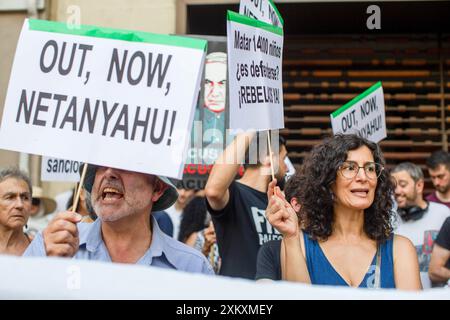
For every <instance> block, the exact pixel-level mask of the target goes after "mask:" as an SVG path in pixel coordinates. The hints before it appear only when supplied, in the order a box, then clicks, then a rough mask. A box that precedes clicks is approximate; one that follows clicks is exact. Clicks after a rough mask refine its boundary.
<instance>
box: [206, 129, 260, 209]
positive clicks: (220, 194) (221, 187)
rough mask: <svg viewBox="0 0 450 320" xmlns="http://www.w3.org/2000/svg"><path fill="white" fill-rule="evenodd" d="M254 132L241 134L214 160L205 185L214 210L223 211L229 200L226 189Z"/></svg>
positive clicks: (243, 156)
mask: <svg viewBox="0 0 450 320" xmlns="http://www.w3.org/2000/svg"><path fill="white" fill-rule="evenodd" d="M255 135H256V133H255V132H250V133H241V134H239V135H237V136H236V138H235V139H234V140H233V142H232V143H230V145H229V146H228V147H227V148H226V149H225V150H224V152H223V153H222V155H221V156H220V157H219V158H218V159H217V160H216V162H215V164H214V166H213V168H212V170H211V173H210V175H209V178H208V182H207V183H206V187H205V192H206V198H207V199H208V202H209V205H210V206H211V208H213V209H214V210H221V209H223V208H224V207H225V206H226V205H227V203H228V201H229V198H230V193H229V191H228V188H229V187H230V185H231V183H232V182H233V180H234V178H235V176H236V173H237V171H238V169H239V166H240V164H241V163H242V162H243V160H244V158H245V153H246V151H247V149H248V147H249V145H250V142H251V140H252V139H253V138H254V136H255Z"/></svg>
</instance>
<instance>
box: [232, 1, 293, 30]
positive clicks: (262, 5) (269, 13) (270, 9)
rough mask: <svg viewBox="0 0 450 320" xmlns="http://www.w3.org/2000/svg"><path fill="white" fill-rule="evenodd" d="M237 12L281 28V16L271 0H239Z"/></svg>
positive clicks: (282, 22)
mask: <svg viewBox="0 0 450 320" xmlns="http://www.w3.org/2000/svg"><path fill="white" fill-rule="evenodd" d="M239 14H242V15H244V16H246V17H249V18H253V19H256V20H260V21H264V22H266V23H270V24H271V25H274V26H275V27H280V28H283V24H284V21H283V18H282V17H281V14H280V12H279V11H278V9H277V7H276V6H275V3H273V1H272V0H241V2H240V3H239Z"/></svg>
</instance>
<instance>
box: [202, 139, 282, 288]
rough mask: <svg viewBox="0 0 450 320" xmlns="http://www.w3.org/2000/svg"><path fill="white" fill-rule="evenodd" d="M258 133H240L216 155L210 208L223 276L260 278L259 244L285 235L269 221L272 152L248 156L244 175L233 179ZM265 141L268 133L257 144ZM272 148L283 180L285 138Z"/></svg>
mask: <svg viewBox="0 0 450 320" xmlns="http://www.w3.org/2000/svg"><path fill="white" fill-rule="evenodd" d="M255 136H256V134H255V133H254V132H252V133H243V134H239V135H237V136H236V138H235V140H234V141H233V142H232V143H231V144H230V145H229V146H228V147H227V148H226V149H225V151H224V152H223V154H222V155H221V156H220V157H219V158H218V159H217V161H216V163H215V164H214V166H213V169H212V170H211V174H210V176H209V179H208V182H207V184H206V187H205V191H206V199H207V201H206V202H207V208H208V211H209V212H210V214H211V217H212V220H213V223H214V227H215V229H216V236H217V244H218V246H219V254H220V257H221V258H222V265H221V269H220V275H224V276H231V277H241V278H247V279H252V280H253V279H254V278H255V273H256V255H257V253H258V249H259V248H260V246H261V245H262V244H264V243H265V242H267V241H270V240H274V239H280V238H281V234H280V233H279V232H278V231H277V230H275V228H273V227H272V226H271V225H270V223H269V222H268V221H267V219H266V216H265V209H266V207H267V195H266V192H267V186H268V184H269V181H270V179H271V177H270V158H269V156H268V154H267V156H265V157H263V159H260V161H259V162H258V163H257V164H248V163H249V162H248V160H247V161H246V164H245V165H244V166H245V168H246V170H245V172H244V175H243V176H242V178H241V179H240V180H238V181H234V178H235V176H236V173H237V171H238V169H239V167H240V164H241V163H242V162H243V161H244V158H245V157H246V153H247V149H248V148H249V145H250V143H251V141H252V139H253V138H255ZM261 142H262V143H261ZM264 142H265V143H266V145H265V146H264V147H265V148H266V149H267V147H266V146H267V137H266V139H265V140H264V139H263V138H260V143H259V146H258V147H259V148H261V147H262V145H263V144H264ZM272 143H273V142H272ZM250 150H253V149H252V148H250ZM272 150H273V151H274V155H273V162H274V167H275V168H274V169H275V172H276V174H275V177H276V178H277V180H278V181H282V180H283V179H284V175H285V174H286V171H287V167H286V164H285V163H284V159H285V157H286V155H287V150H286V147H285V145H284V140H283V139H280V144H279V148H278V150H277V151H279V152H276V151H275V148H272ZM260 154H261V153H260ZM249 158H250V159H251V157H249V156H248V154H247V159H249ZM230 159H231V160H230Z"/></svg>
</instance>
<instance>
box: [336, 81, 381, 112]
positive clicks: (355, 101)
mask: <svg viewBox="0 0 450 320" xmlns="http://www.w3.org/2000/svg"><path fill="white" fill-rule="evenodd" d="M379 88H381V81H378V82H377V83H375V84H374V85H373V86H371V87H370V88H369V89H367V90H366V91H364V92H363V93H361V94H360V95H358V96H356V97H354V98H353V99H352V100H350V101H349V102H347V103H346V104H344V105H343V106H342V107H340V108H339V109H337V110H336V111H334V112H333V113H332V114H331V116H332V117H333V118H336V117H337V116H339V115H340V114H341V113H342V112H344V111H346V110H347V109H349V108H350V107H352V106H353V105H354V104H356V103H357V102H359V101H361V100H362V99H364V98H365V97H367V96H368V95H369V94H371V93H373V92H374V91H375V90H377V89H379Z"/></svg>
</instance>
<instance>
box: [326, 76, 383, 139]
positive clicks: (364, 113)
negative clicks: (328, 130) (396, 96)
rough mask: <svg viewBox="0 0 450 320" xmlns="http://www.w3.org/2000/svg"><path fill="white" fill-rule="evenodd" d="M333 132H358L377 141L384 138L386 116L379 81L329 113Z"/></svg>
mask: <svg viewBox="0 0 450 320" xmlns="http://www.w3.org/2000/svg"><path fill="white" fill-rule="evenodd" d="M330 117H331V125H332V127H333V134H337V133H344V134H351V133H359V134H360V135H361V136H363V137H364V138H366V139H368V140H370V141H373V142H379V141H381V140H382V139H384V138H386V136H387V134H386V116H385V108H384V95H383V87H382V86H381V82H378V83H376V84H374V85H373V86H372V87H370V88H369V89H367V90H366V91H364V92H363V93H362V94H360V95H359V96H357V97H355V98H354V99H353V100H351V101H350V102H348V103H347V104H345V105H344V106H342V107H340V108H339V109H338V110H336V111H335V112H333V113H332V114H331V115H330Z"/></svg>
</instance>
